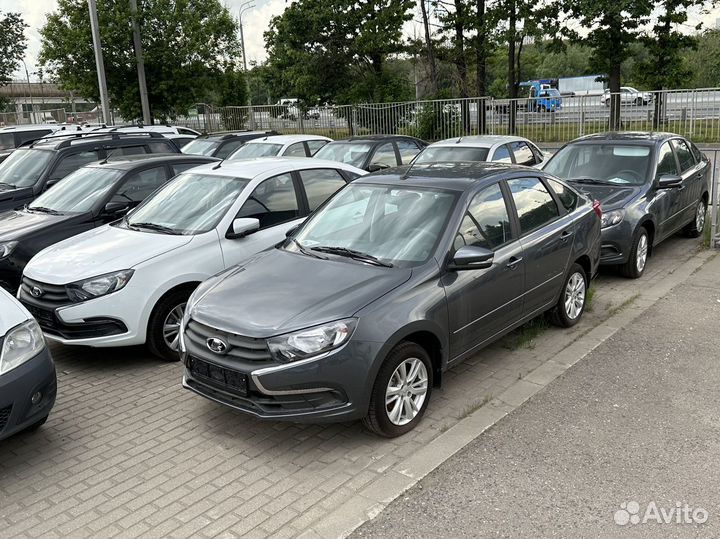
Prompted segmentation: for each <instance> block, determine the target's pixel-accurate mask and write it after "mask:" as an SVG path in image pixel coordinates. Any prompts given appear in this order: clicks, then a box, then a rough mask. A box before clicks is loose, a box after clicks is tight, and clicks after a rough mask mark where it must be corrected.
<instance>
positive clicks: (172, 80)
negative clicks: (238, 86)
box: [40, 0, 239, 119]
mask: <svg viewBox="0 0 720 539" xmlns="http://www.w3.org/2000/svg"><path fill="white" fill-rule="evenodd" d="M138 4H139V5H138V21H139V23H140V28H141V35H142V46H143V52H144V56H145V75H146V79H147V88H148V98H149V101H150V109H151V112H152V115H153V117H155V118H168V117H169V118H173V117H175V116H177V115H178V114H184V113H185V111H186V110H187V109H188V107H189V106H190V105H192V104H193V103H195V102H198V101H201V100H202V98H203V97H204V96H205V95H207V88H214V87H218V86H222V84H223V80H224V79H223V77H224V75H223V73H224V72H225V71H230V72H232V71H233V70H234V63H235V62H236V61H237V60H238V56H239V44H238V39H237V24H236V22H235V20H234V19H233V18H232V16H231V15H230V13H229V11H228V10H227V8H225V7H224V6H223V4H222V3H221V2H220V0H141V1H140V2H138ZM97 5H98V18H99V23H100V37H101V41H102V45H103V58H104V62H105V72H106V76H107V85H108V94H109V97H110V102H111V105H112V106H113V107H117V108H118V109H119V110H120V114H121V115H122V116H123V117H124V118H128V119H131V118H137V117H139V116H140V115H141V112H140V96H139V90H138V84H137V68H136V64H135V56H134V49H133V42H132V29H131V27H130V23H129V21H130V9H129V2H128V1H127V0H99V1H98V3H97ZM40 35H41V37H42V50H41V53H40V61H41V63H42V64H43V66H45V67H46V68H47V70H48V71H49V72H50V73H52V74H53V75H54V76H55V77H56V78H57V80H58V81H59V82H60V84H61V85H62V86H63V87H64V88H66V89H70V90H74V91H75V92H77V93H78V94H79V95H82V96H83V97H85V98H87V99H93V100H95V101H98V100H99V90H98V85H97V77H96V71H95V57H94V55H93V48H92V36H91V33H90V16H89V12H88V6H87V2H86V1H85V0H59V1H58V8H57V11H55V12H54V13H51V14H50V15H49V16H48V19H47V22H46V23H45V26H43V28H42V29H41V30H40Z"/></svg>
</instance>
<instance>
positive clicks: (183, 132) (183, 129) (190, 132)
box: [177, 127, 197, 136]
mask: <svg viewBox="0 0 720 539" xmlns="http://www.w3.org/2000/svg"><path fill="white" fill-rule="evenodd" d="M177 131H178V133H179V134H181V135H190V136H195V135H197V133H195V132H194V131H193V130H192V129H187V128H186V127H178V128H177Z"/></svg>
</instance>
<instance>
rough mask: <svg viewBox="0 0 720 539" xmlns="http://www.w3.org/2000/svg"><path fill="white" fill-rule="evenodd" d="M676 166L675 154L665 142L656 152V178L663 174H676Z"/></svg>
mask: <svg viewBox="0 0 720 539" xmlns="http://www.w3.org/2000/svg"><path fill="white" fill-rule="evenodd" d="M677 173H678V171H677V164H676V163H675V154H674V153H673V151H672V148H671V147H670V143H669V142H666V143H664V144H663V145H662V146H660V151H659V152H658V166H657V173H656V174H655V175H656V176H662V175H663V174H677Z"/></svg>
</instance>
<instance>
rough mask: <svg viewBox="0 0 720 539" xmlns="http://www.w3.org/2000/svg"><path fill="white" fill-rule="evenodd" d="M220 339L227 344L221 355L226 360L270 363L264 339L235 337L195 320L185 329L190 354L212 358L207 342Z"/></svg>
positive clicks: (232, 334)
mask: <svg viewBox="0 0 720 539" xmlns="http://www.w3.org/2000/svg"><path fill="white" fill-rule="evenodd" d="M213 337H215V338H220V339H222V340H224V341H225V342H226V343H227V344H228V349H227V351H226V352H225V353H224V354H223V355H224V356H226V357H228V358H233V359H238V360H240V361H243V362H250V363H261V362H268V361H272V356H271V355H270V350H269V349H268V346H267V342H266V341H265V339H254V338H252V337H245V336H243V335H236V334H234V333H228V332H226V331H221V330H218V329H215V328H212V327H210V326H206V325H205V324H201V323H200V322H197V321H195V320H190V321H189V322H188V324H187V327H186V328H185V339H186V344H187V345H188V348H189V350H190V352H191V353H195V354H196V355H202V356H204V357H212V356H213V352H210V350H209V349H208V348H207V340H208V339H210V338H213Z"/></svg>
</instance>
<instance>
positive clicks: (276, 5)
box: [0, 0, 720, 79]
mask: <svg viewBox="0 0 720 539" xmlns="http://www.w3.org/2000/svg"><path fill="white" fill-rule="evenodd" d="M244 1H245V0H224V2H223V3H224V4H225V5H226V6H227V7H228V9H229V10H230V12H231V13H232V14H233V15H234V16H237V15H238V12H239V9H240V4H242V3H243V2H244ZM329 1H331V0H329ZM288 2H292V0H254V2H253V3H254V5H255V7H253V8H252V9H250V10H248V11H246V12H245V15H244V16H243V21H244V34H245V40H246V45H245V47H246V53H247V56H248V61H253V60H255V61H258V62H261V61H263V60H265V57H266V55H265V48H264V40H263V33H264V32H265V30H267V28H268V25H269V23H270V19H271V18H272V17H273V16H275V15H279V14H281V13H282V12H283V10H284V9H285V7H286V6H287V4H288ZM56 7H57V2H56V0H20V1H19V2H18V0H0V11H1V12H8V11H16V12H20V13H21V15H22V16H23V18H24V19H25V22H26V23H27V24H28V25H29V28H28V29H27V36H28V47H27V51H26V55H25V63H26V64H27V68H28V71H29V73H30V78H31V79H37V76H36V75H35V71H37V67H38V66H37V56H38V53H39V52H40V34H39V33H38V30H39V28H40V27H41V26H42V25H43V24H44V23H45V19H46V14H47V13H49V12H51V11H54V10H55V9H56ZM416 19H417V17H416ZM718 19H720V6H719V7H717V8H714V9H713V10H712V11H711V13H710V15H704V16H702V17H701V16H700V15H698V14H691V16H690V23H691V24H688V25H687V27H688V28H690V27H691V25H694V24H697V22H700V21H701V20H702V22H703V27H704V28H708V27H712V28H714V27H715V26H716V24H717V21H718ZM419 31H420V30H419V28H418V24H417V21H411V22H410V23H409V24H407V25H406V26H405V33H406V34H407V35H412V34H417V33H419ZM14 78H18V79H19V78H25V71H24V67H23V66H22V64H21V65H20V66H19V67H18V70H17V71H16V73H15V76H14Z"/></svg>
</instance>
